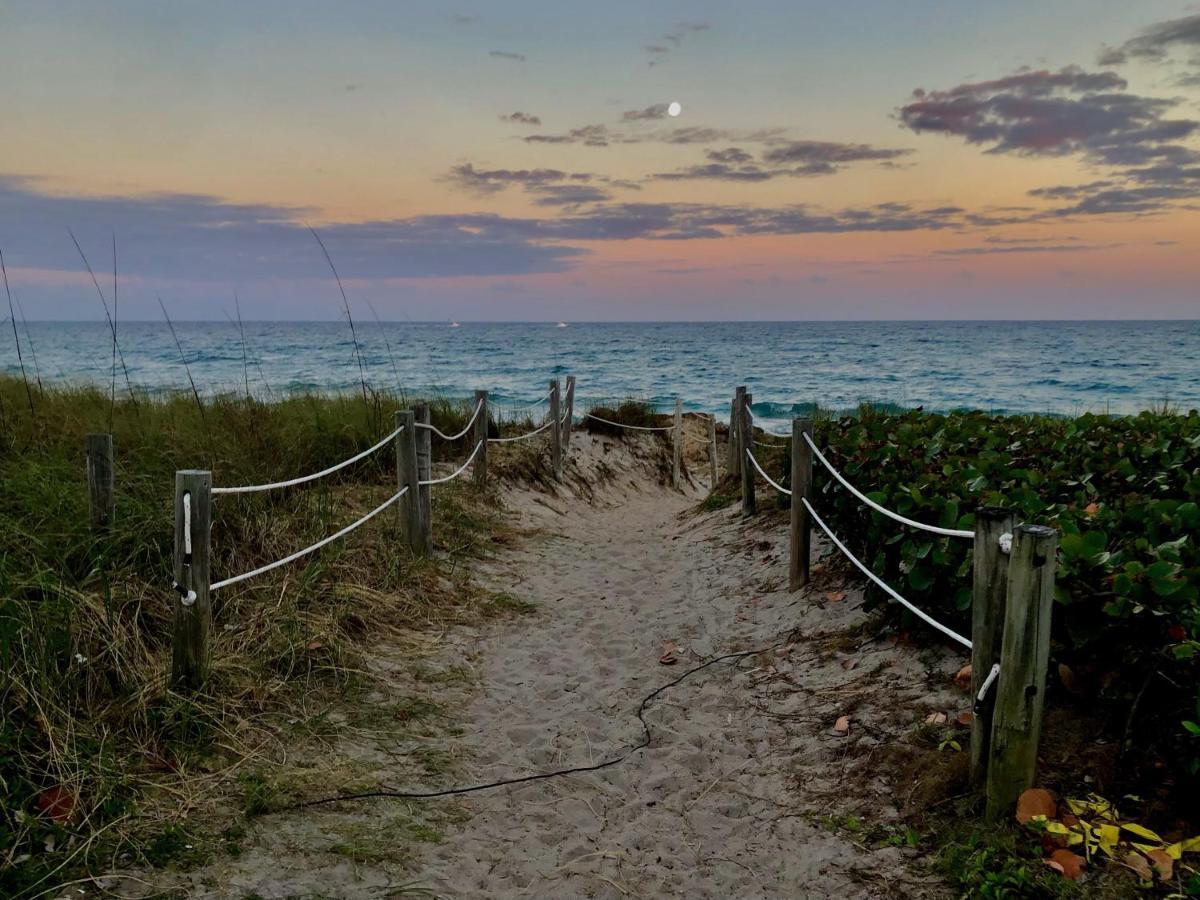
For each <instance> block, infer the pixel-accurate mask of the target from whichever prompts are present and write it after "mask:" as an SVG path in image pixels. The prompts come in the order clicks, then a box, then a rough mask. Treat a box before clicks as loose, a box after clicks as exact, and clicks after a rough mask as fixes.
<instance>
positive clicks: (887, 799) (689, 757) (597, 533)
mask: <svg viewBox="0 0 1200 900" xmlns="http://www.w3.org/2000/svg"><path fill="white" fill-rule="evenodd" d="M659 452H660V448H659V447H657V445H656V444H655V442H654V441H653V439H649V438H647V439H644V440H634V441H628V442H625V441H613V440H611V439H605V438H600V437H593V436H590V435H586V434H581V435H577V436H576V438H575V443H574V445H573V447H572V461H571V469H570V473H569V475H568V478H567V482H566V484H565V485H563V486H560V487H559V488H557V489H556V490H555V492H553V493H549V492H542V491H540V490H534V489H530V488H526V487H519V488H513V489H511V490H509V491H508V492H507V496H506V502H507V504H508V505H509V506H510V507H511V509H512V510H513V511H514V513H515V514H516V515H518V516H519V520H520V525H521V527H522V529H523V531H524V537H523V538H522V540H521V541H520V542H519V544H518V546H516V547H515V548H512V549H506V550H503V551H501V553H500V554H499V555H498V556H497V557H496V558H495V559H494V560H491V561H490V562H489V563H487V564H486V565H485V566H484V567H483V569H482V571H481V572H480V573H479V576H478V577H479V578H480V579H481V580H482V581H483V583H484V584H486V585H487V586H488V587H489V588H490V589H491V590H495V591H505V592H508V593H510V594H512V595H513V596H514V597H516V598H518V599H520V600H523V601H528V602H531V603H534V604H536V607H537V610H536V612H534V613H532V614H530V615H525V616H522V617H520V618H518V619H516V620H513V621H509V622H502V623H500V624H495V623H484V624H483V625H481V626H479V627H477V628H469V629H468V628H464V629H462V630H459V631H456V632H454V633H452V634H450V635H447V639H446V642H445V646H446V649H445V653H444V660H443V663H444V664H445V665H446V666H457V667H463V666H466V667H469V668H471V669H473V670H474V672H475V675H476V679H475V682H474V684H473V685H470V686H463V685H460V684H448V685H441V686H438V687H437V688H434V689H430V688H429V687H428V685H426V686H425V687H424V689H425V690H431V696H433V695H436V696H437V698H438V699H439V700H440V701H442V702H448V703H449V704H450V705H451V708H452V709H453V716H454V718H455V719H457V721H458V722H459V723H460V724H461V728H462V731H461V733H460V734H453V735H450V736H442V737H438V738H435V739H434V740H435V741H436V742H438V743H440V744H441V749H442V750H443V751H444V752H445V753H446V754H447V755H448V756H451V757H453V758H455V759H458V760H460V762H461V764H460V766H459V767H458V768H459V771H458V773H457V774H456V775H455V776H454V777H453V778H452V779H451V781H452V783H453V784H454V785H462V784H470V783H478V782H485V781H489V780H492V779H499V778H505V777H512V776H519V775H524V774H531V773H535V772H541V771H546V770H548V769H553V768H559V767H567V766H574V765H580V764H591V763H595V762H599V761H601V760H603V759H606V758H608V757H609V756H611V755H614V754H618V753H620V752H622V751H623V750H625V749H626V748H627V747H629V746H630V745H632V744H636V743H637V742H639V741H640V739H641V736H642V731H641V725H640V723H639V722H638V720H637V718H636V715H635V712H636V709H637V706H638V703H639V702H640V700H641V699H642V698H643V697H644V696H645V695H647V694H648V693H650V692H651V691H652V690H654V689H655V688H656V687H658V686H659V685H661V684H663V683H665V682H667V681H670V680H672V679H673V678H675V677H677V676H678V675H680V674H682V672H683V671H684V670H685V669H687V668H690V667H691V666H693V665H695V664H697V663H698V662H702V661H704V660H706V659H708V658H711V657H712V656H715V655H720V654H724V653H732V652H737V651H742V650H750V649H754V648H758V647H769V646H777V645H779V644H781V642H784V643H787V642H788V640H789V638H788V636H789V634H790V635H792V642H791V643H789V644H788V646H785V647H781V648H779V649H778V650H774V651H771V652H768V653H763V654H760V655H757V656H753V657H749V658H747V659H744V660H741V661H739V662H736V663H732V664H726V663H719V664H717V665H714V666H711V667H709V668H708V669H706V670H704V671H703V672H699V673H697V674H696V675H694V676H691V677H690V678H689V679H688V680H687V681H685V682H683V683H682V684H680V685H679V686H677V687H675V688H673V689H671V690H670V691H669V692H667V693H666V694H664V695H662V696H660V697H659V698H658V700H656V701H655V703H654V704H653V706H652V707H651V708H650V710H649V712H648V714H647V718H648V720H649V721H650V723H651V727H652V729H653V744H652V745H651V746H650V747H649V748H647V749H645V750H642V751H640V752H638V753H636V754H634V755H633V756H632V757H630V758H629V759H628V760H626V761H625V762H623V763H621V764H619V765H617V766H614V767H612V768H608V769H605V770H603V771H601V772H596V773H590V774H586V775H574V776H568V777H563V778H556V779H553V780H547V781H538V782H534V783H531V784H527V785H523V786H519V787H506V788H501V789H496V790H492V791H488V792H485V793H480V794H472V795H469V796H466V797H463V798H459V799H457V800H445V801H441V800H439V801H431V802H432V803H435V804H441V805H444V807H445V808H446V809H448V810H452V811H454V812H455V813H456V814H457V815H458V823H457V824H451V825H450V826H449V827H448V828H447V829H446V832H445V835H444V838H443V839H442V840H441V842H440V843H433V844H419V845H418V848H419V849H417V851H416V855H415V857H414V856H413V855H412V853H413V850H412V847H411V846H408V847H403V848H401V847H399V846H398V847H397V848H396V853H395V855H394V857H389V855H388V854H387V853H386V852H384V853H381V854H378V855H377V856H376V857H372V858H366V859H363V858H357V859H351V860H349V861H348V860H347V859H346V858H345V856H344V854H341V855H339V854H337V853H334V852H331V850H332V848H334V847H336V846H337V845H338V842H339V841H344V839H345V835H346V834H349V833H352V834H355V835H359V836H361V834H362V833H363V830H364V829H367V830H370V829H372V828H378V829H379V831H380V833H383V832H384V829H385V828H386V827H387V826H388V824H389V823H391V822H393V821H394V820H395V817H397V816H402V815H403V814H404V811H405V809H406V808H407V807H408V804H407V803H406V802H405V801H396V800H373V801H366V802H358V803H353V804H336V805H334V806H332V807H321V808H319V809H316V810H308V811H305V812H303V813H284V814H281V815H275V816H269V817H267V818H266V819H265V820H261V821H260V823H259V824H256V825H255V826H254V829H253V832H252V835H251V837H250V839H249V841H248V842H247V843H248V847H247V852H245V853H243V854H242V856H241V857H239V858H237V859H225V860H220V861H217V862H214V863H212V864H210V865H209V866H207V867H205V868H203V869H201V870H200V871H198V872H195V873H192V874H191V875H190V877H189V878H188V882H189V886H188V893H189V894H191V895H195V896H220V897H226V896H228V897H241V896H257V897H263V898H276V897H390V896H399V895H401V894H407V893H408V892H409V891H412V890H416V891H421V892H425V891H428V892H429V893H431V894H433V895H434V896H441V897H595V898H621V897H746V898H755V897H762V898H773V897H780V898H783V897H787V898H795V897H829V896H835V895H836V896H841V897H847V898H858V897H939V896H945V895H946V892H945V891H944V890H943V888H942V887H941V886H940V885H939V884H938V883H937V882H936V881H935V880H933V879H931V878H930V877H929V876H928V875H926V874H924V873H922V872H921V871H919V869H917V868H914V867H913V864H912V862H913V852H912V851H908V850H902V849H900V848H898V847H889V848H885V849H880V850H873V851H872V850H868V849H867V848H866V847H864V846H861V845H860V844H858V843H856V842H855V841H854V840H853V839H852V836H846V835H844V834H840V833H838V832H837V831H836V830H830V829H828V828H822V827H821V826H820V825H819V824H818V820H819V818H820V816H822V815H824V814H829V813H837V814H845V813H847V812H852V811H854V810H855V809H860V808H862V807H864V806H869V807H870V808H871V810H872V816H873V817H875V818H879V817H882V818H884V819H887V818H889V817H894V816H895V814H896V810H895V808H896V807H898V806H900V805H901V804H902V802H903V797H902V796H897V792H898V791H899V790H907V789H908V788H909V786H907V785H895V784H892V783H890V782H889V780H888V779H887V778H885V777H884V776H883V775H882V774H881V771H880V768H879V767H878V766H877V765H876V754H877V753H880V752H883V751H884V750H885V749H886V747H887V746H888V744H889V742H893V741H895V740H896V739H897V738H899V737H900V736H901V735H903V734H905V733H907V732H909V731H911V729H912V728H913V726H914V724H915V723H916V722H919V721H920V720H921V719H922V718H923V717H924V716H925V715H926V714H927V713H928V712H929V711H932V710H939V709H940V710H951V711H952V710H953V708H954V707H955V706H956V705H957V706H961V705H962V704H963V702H964V701H963V699H962V697H961V696H955V695H952V693H951V692H950V691H949V689H948V688H947V687H946V685H947V684H948V682H949V676H950V675H951V674H952V673H953V672H954V671H955V670H956V669H957V668H958V667H959V666H960V665H961V664H962V662H963V660H962V658H961V657H960V656H958V655H956V654H955V653H953V652H952V651H949V650H946V651H942V650H930V651H925V652H924V653H917V652H916V651H914V650H913V649H912V648H909V647H896V646H894V645H893V644H891V643H888V642H886V641H881V642H872V641H870V640H869V639H868V640H865V641H862V640H856V641H853V642H851V643H850V646H849V648H848V649H845V650H839V649H836V648H833V647H832V645H831V642H830V640H829V639H828V638H829V637H830V636H837V635H845V634H846V633H847V632H849V631H850V630H851V629H853V628H855V627H856V626H858V625H861V623H862V622H863V620H864V618H865V616H864V614H863V612H862V611H861V599H862V598H861V593H860V592H858V591H857V590H854V589H853V588H850V589H849V590H847V591H846V594H845V597H844V599H838V600H834V601H831V600H829V598H828V594H827V592H828V591H830V590H832V589H833V588H841V587H842V585H840V584H838V583H828V581H829V579H828V578H826V579H821V578H818V579H817V584H816V585H814V588H813V589H812V590H809V591H804V592H800V593H798V594H788V593H787V592H786V589H785V588H786V585H785V580H786V552H787V550H786V540H787V532H786V529H785V528H781V527H779V526H778V525H777V524H776V525H771V526H770V527H765V526H762V525H759V526H756V525H753V524H750V525H748V524H747V523H745V522H744V521H743V520H742V519H741V517H740V515H739V514H738V512H737V510H736V509H725V510H718V511H715V512H710V513H697V512H695V509H696V504H697V502H698V501H699V500H700V499H701V498H702V497H703V493H704V492H703V491H702V490H700V489H699V488H698V487H695V486H692V485H689V486H688V487H687V489H686V490H684V491H682V492H676V491H671V490H669V489H668V488H665V487H663V486H662V485H661V484H660V476H661V474H662V468H661V463H660V461H659V457H658V453H659ZM823 550H824V548H823V547H822V546H820V545H818V546H817V547H816V548H815V552H816V553H818V554H820V553H821V552H823ZM823 581H824V582H825V583H823ZM834 596H836V593H835V594H834ZM664 641H671V642H673V643H674V644H675V645H676V646H677V647H678V648H679V651H678V654H677V655H678V656H679V662H678V663H677V664H676V665H674V666H664V665H661V664H660V662H659V657H660V655H661V654H662V652H663V642H664ZM845 645H846V642H845V641H842V642H840V643H838V644H837V646H839V647H841V646H845ZM381 658H382V659H386V653H384V654H382V657H381ZM390 667H391V666H390V664H389V668H390ZM396 679H397V687H398V690H404V691H408V692H411V691H412V690H413V689H414V686H413V684H412V681H411V679H409V678H407V677H406V676H405V675H404V674H403V672H402V671H401V670H400V668H399V667H397V671H396ZM402 681H403V682H407V683H404V684H400V682H402ZM844 713H845V714H850V715H851V716H852V721H853V724H852V729H851V734H850V736H849V737H837V736H834V735H832V734H831V726H832V725H833V722H834V721H835V720H836V718H837V717H838V716H839V715H842V714H844ZM331 750H332V752H334V753H346V754H349V755H355V756H359V757H362V756H363V755H368V756H378V758H379V759H381V760H383V761H384V762H385V763H386V760H387V758H388V757H389V756H391V759H392V760H393V761H394V760H395V759H396V758H397V756H399V753H394V751H395V750H396V748H387V747H382V748H367V749H365V750H364V748H362V747H334V748H331ZM393 753H394V755H393ZM381 768H382V769H383V774H381V776H380V777H381V779H382V780H384V781H387V782H388V783H390V784H396V785H404V786H411V787H421V786H422V785H420V784H410V783H409V780H408V778H411V776H408V777H406V776H405V775H404V774H401V773H399V772H396V773H395V774H392V775H389V774H387V770H386V767H385V766H381ZM919 786H920V785H919V784H914V785H912V786H911V789H912V790H916V789H917V788H918V787H919Z"/></svg>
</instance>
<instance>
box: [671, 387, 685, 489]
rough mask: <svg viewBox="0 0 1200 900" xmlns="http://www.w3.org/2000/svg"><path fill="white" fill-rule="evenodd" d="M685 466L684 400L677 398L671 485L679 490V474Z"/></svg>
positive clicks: (672, 436) (672, 441) (672, 446)
mask: <svg viewBox="0 0 1200 900" xmlns="http://www.w3.org/2000/svg"><path fill="white" fill-rule="evenodd" d="M682 468H683V400H682V399H680V398H679V397H676V398H675V428H674V430H673V431H672V432H671V487H673V488H675V490H679V474H680V470H681V469H682Z"/></svg>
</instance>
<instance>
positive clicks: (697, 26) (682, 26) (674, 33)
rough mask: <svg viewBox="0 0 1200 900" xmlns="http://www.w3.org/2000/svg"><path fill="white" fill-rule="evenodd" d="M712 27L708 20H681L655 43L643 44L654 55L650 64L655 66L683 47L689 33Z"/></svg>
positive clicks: (645, 49)
mask: <svg viewBox="0 0 1200 900" xmlns="http://www.w3.org/2000/svg"><path fill="white" fill-rule="evenodd" d="M711 27H712V26H711V25H709V24H708V23H707V22H680V23H679V24H678V25H676V26H675V27H674V28H672V29H671V30H670V31H668V32H667V33H666V34H664V35H662V36H661V37H659V38H658V39H656V40H655V41H654V42H653V43H650V44H645V45H643V47H642V49H643V50H644V51H645V52H646V53H647V54H649V55H650V56H651V57H652V59H651V60H650V65H652V66H655V65H658V64H659V63H660V62H664V61H665V60H666V58H667V56H668V55H670V54H671V53H673V52H674V51H676V50H678V49H679V48H680V47H682V46H683V43H684V41H685V40H686V39H687V37H688V36H689V35H693V34H697V33H698V32H701V31H708V30H709V29H710V28H711Z"/></svg>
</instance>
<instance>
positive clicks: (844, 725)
mask: <svg viewBox="0 0 1200 900" xmlns="http://www.w3.org/2000/svg"><path fill="white" fill-rule="evenodd" d="M833 733H834V734H835V735H836V736H837V737H845V736H846V735H848V734H849V733H850V717H849V716H842V717H841V718H839V719H838V720H837V721H836V722H834V724H833Z"/></svg>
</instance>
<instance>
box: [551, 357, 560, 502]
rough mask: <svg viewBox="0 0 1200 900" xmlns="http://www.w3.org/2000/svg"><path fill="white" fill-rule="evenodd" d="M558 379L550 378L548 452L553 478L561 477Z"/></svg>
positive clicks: (558, 478)
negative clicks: (552, 468)
mask: <svg viewBox="0 0 1200 900" xmlns="http://www.w3.org/2000/svg"><path fill="white" fill-rule="evenodd" d="M558 390H559V388H558V379H557V378H552V379H551V380H550V453H551V459H552V461H553V463H554V480H555V481H559V480H561V479H562V463H563V457H562V421H561V419H562V412H561V411H560V404H559V393H558Z"/></svg>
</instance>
